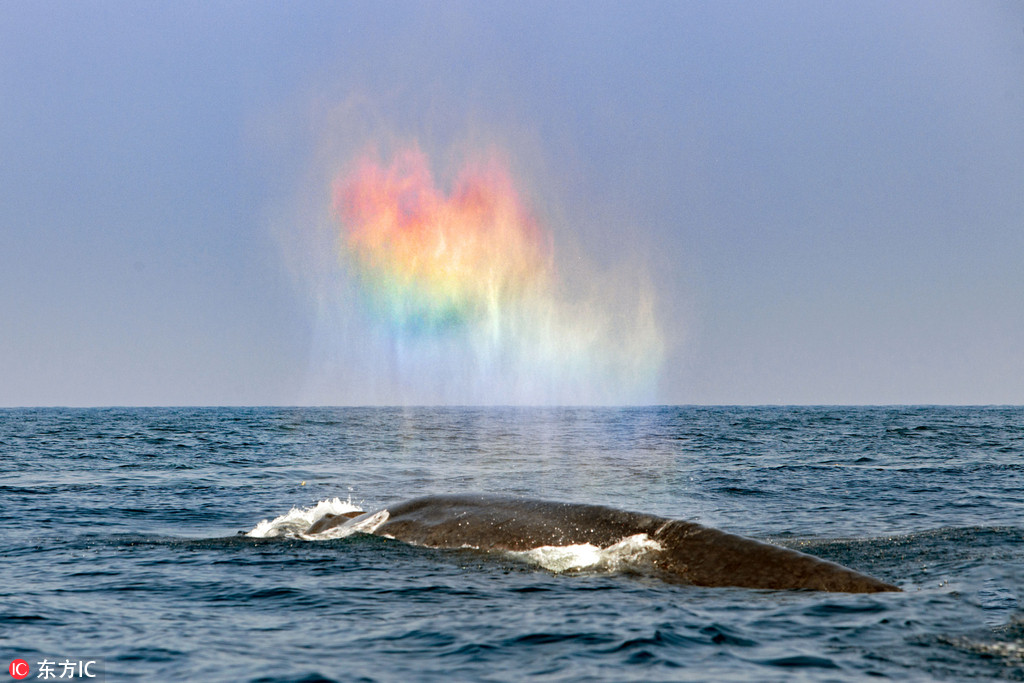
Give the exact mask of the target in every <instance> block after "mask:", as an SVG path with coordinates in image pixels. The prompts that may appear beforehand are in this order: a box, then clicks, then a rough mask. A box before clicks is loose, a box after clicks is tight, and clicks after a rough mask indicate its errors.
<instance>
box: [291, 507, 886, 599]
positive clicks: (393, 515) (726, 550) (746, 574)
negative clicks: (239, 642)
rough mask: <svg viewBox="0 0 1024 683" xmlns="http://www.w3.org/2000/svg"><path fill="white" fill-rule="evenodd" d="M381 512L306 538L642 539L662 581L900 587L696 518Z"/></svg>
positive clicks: (538, 542)
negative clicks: (357, 532)
mask: <svg viewBox="0 0 1024 683" xmlns="http://www.w3.org/2000/svg"><path fill="white" fill-rule="evenodd" d="M384 512H385V511H377V512H371V513H349V515H326V516H324V517H322V518H320V519H318V520H316V521H315V522H314V523H313V525H312V526H311V527H310V528H309V529H308V530H307V531H306V532H305V534H306V535H307V536H311V535H315V534H319V533H323V532H325V531H328V530H331V529H334V528H336V527H340V526H344V525H351V526H352V527H354V528H357V529H358V528H360V527H359V525H360V524H362V523H365V522H366V521H367V520H369V519H370V518H371V517H373V516H376V519H377V520H379V519H384V518H386V519H385V521H383V522H382V523H379V524H375V525H373V526H372V528H367V530H370V531H371V533H374V534H376V535H379V536H385V537H388V538H394V539H397V540H400V541H404V542H406V543H411V544H414V545H420V546H426V547H429V548H465V547H472V548H478V549H480V550H511V551H527V550H532V549H534V548H538V547H542V546H567V545H575V544H583V543H589V544H591V545H594V546H597V547H600V548H607V547H609V546H612V545H614V544H616V543H618V542H619V541H622V540H623V539H626V538H628V537H631V536H634V535H636V534H645V535H646V536H647V537H648V538H649V539H651V540H652V541H655V542H656V543H657V546H656V547H659V548H660V549H658V550H655V551H653V552H652V553H651V554H650V556H649V560H648V561H649V563H650V567H651V569H652V571H654V572H655V573H656V574H658V575H659V576H661V577H662V578H664V579H666V580H669V581H674V582H679V583H687V584H692V585H696V586H736V587H743V588H761V589H772V590H788V589H804V590H814V591H833V592H841V593H877V592H882V591H898V590H900V589H899V588H898V587H896V586H893V585H891V584H888V583H885V582H884V581H880V580H878V579H875V578H872V577H870V576H867V575H865V574H861V573H860V572H857V571H854V570H853V569H849V568H847V567H843V566H841V565H838V564H835V563H834V562H829V561H827V560H823V559H821V558H818V557H814V556H812V555H807V554H805V553H801V552H798V551H796V550H790V549H788V548H781V547H779V546H775V545H771V544H768V543H763V542H761V541H755V540H753V539H750V538H744V537H743V536H737V535H735V534H729V533H726V532H724V531H719V530H718V529H713V528H711V527H706V526H702V525H700V524H695V523H693V522H686V521H683V520H677V519H668V518H665V517H658V516H655V515H648V514H643V513H637V512H627V511H625V510H617V509H614V508H609V507H604V506H601V505H585V504H580V503H559V502H550V501H544V500H530V499H523V498H514V497H506V496H493V495H443V496H426V497H423V498H416V499H413V500H409V501H405V502H402V503H398V504H397V505H393V506H388V507H387V508H386V514H383V513H384Z"/></svg>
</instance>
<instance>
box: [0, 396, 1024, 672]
mask: <svg viewBox="0 0 1024 683" xmlns="http://www.w3.org/2000/svg"><path fill="white" fill-rule="evenodd" d="M462 492H482V493H500V494H506V495H516V496H528V497H533V498H544V499H550V500H558V501H573V502H581V503H595V504H601V505H607V506H611V507H617V508H622V509H627V510H633V511H638V512H648V513H653V514H658V515H662V516H666V517H674V518H683V519H688V520H693V521H697V522H700V523H703V524H707V525H710V526H714V527H717V528H720V529H723V530H726V531H730V532H734V533H739V534H743V535H746V536H750V537H754V538H758V539H762V540H766V541H769V542H773V543H778V544H781V545H785V546H789V547H792V548H796V549H799V550H802V551H804V552H807V553H811V554H814V555H818V556H821V557H823V558H827V559H829V560H832V561H835V562H839V563H841V564H844V565H847V566H850V567H852V568H855V569H857V570H859V571H861V572H864V573H867V574H871V575H873V576H876V577H878V578H880V579H883V580H885V581H888V582H891V583H894V584H896V585H898V586H899V587H901V588H902V589H903V592H901V593H879V594H872V595H845V594H828V593H816V592H809V591H763V590H748V589H742V588H699V587H693V586H686V585H675V584H667V583H664V582H662V581H660V580H658V579H657V578H655V577H652V576H646V575H642V574H637V573H635V572H628V571H617V570H615V569H614V568H609V567H607V566H600V567H598V568H593V567H590V568H586V567H585V568H583V569H567V570H561V571H557V570H552V569H547V568H544V567H543V566H538V565H537V564H535V563H531V562H530V561H528V560H526V559H524V558H522V557H519V556H512V555H508V554H502V553H483V552H480V551H475V550H472V549H462V550H437V549H430V548H421V547H415V546H410V545H406V544H404V543H401V542H399V541H395V540H390V539H386V538H381V537H376V536H371V535H365V534H356V535H353V536H349V537H347V538H340V539H334V540H320V541H308V540H302V539H301V538H296V537H288V536H278V537H272V538H254V537H252V536H250V535H246V534H248V533H250V532H253V531H254V530H255V529H257V527H258V526H259V525H260V523H261V522H262V521H264V520H267V521H268V523H273V520H275V519H279V518H282V517H287V516H288V515H292V516H293V517H295V516H296V515H297V516H302V515H304V514H305V515H309V514H312V512H311V510H312V509H314V508H316V506H317V505H318V504H319V505H320V506H321V507H323V506H331V505H337V504H339V503H341V504H343V505H344V506H348V505H352V506H356V507H359V508H362V509H365V510H374V509H379V508H382V507H386V506H387V505H389V504H393V503H395V502H398V501H401V500H404V499H408V498H412V497H415V496H420V495H425V494H440V493H462ZM335 498H337V499H338V501H335V500H334V499H335ZM293 509H294V511H293ZM240 532H241V533H240ZM1022 592H1024V409H1022V408H1002V407H981V408H962V407H863V408H862V407H855V408H848V407H840V408H833V407H792V408H790V407H766V408H747V407H744V408H732V407H653V408H628V409H619V408H610V409H606V408H597V409H588V408H537V409H518V408H479V409H478V408H165V409H119V408H111V409H9V410H0V656H2V657H5V659H4V660H3V662H2V664H3V666H7V665H8V662H11V661H13V660H15V659H23V660H25V662H26V663H27V664H28V665H29V667H30V668H31V673H30V675H29V677H28V678H27V679H26V680H39V674H40V673H42V671H43V668H42V666H41V665H42V663H43V662H51V663H52V664H51V667H52V670H53V672H54V675H55V676H56V675H58V674H63V673H66V670H65V669H63V668H61V665H63V664H64V663H66V662H67V663H70V664H71V665H72V666H71V668H72V669H73V671H72V673H73V674H75V680H97V681H98V680H106V681H179V680H188V681H265V682H268V683H269V682H284V681H307V682H311V681H454V680H467V681H521V680H526V679H532V680H545V681H859V680H878V679H882V680H885V679H889V680H896V681H962V680H969V679H978V680H1024V609H1022V608H1024V604H1022V600H1024V595H1022ZM90 661H92V662H95V664H93V665H92V668H91V669H89V672H91V673H93V674H95V675H96V678H93V679H86V678H85V677H84V675H82V674H81V669H74V666H75V664H76V663H78V662H82V663H85V662H90ZM5 675H6V674H5ZM70 678H72V677H71V676H66V677H65V678H64V679H63V680H69V679H70ZM11 680H13V679H11ZM55 680H60V679H55Z"/></svg>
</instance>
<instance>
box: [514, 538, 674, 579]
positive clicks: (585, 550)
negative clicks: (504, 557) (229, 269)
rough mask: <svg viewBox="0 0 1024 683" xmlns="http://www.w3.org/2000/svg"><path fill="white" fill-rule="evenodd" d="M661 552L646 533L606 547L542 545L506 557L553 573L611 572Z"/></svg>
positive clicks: (658, 546) (659, 547) (591, 545)
mask: <svg viewBox="0 0 1024 683" xmlns="http://www.w3.org/2000/svg"><path fill="white" fill-rule="evenodd" d="M660 550H662V546H661V544H660V543H658V542H657V541H655V540H654V539H652V538H650V537H649V536H648V535H647V534H635V535H633V536H627V537H626V538H624V539H622V540H621V541H619V542H618V543H615V544H614V545H610V546H608V547H607V548H600V547H598V546H596V545H593V544H590V543H580V544H576V545H563V546H557V545H545V546H541V547H539V548H533V549H532V550H523V551H512V552H510V553H509V554H510V555H512V556H513V557H515V558H517V559H521V560H523V561H525V562H529V563H530V564H535V565H539V566H541V567H544V568H545V569H547V570H549V571H553V572H571V571H580V570H582V569H603V570H610V571H614V570H616V569H619V568H621V567H623V566H628V565H630V564H635V563H637V562H640V561H641V560H643V559H644V557H645V556H646V555H648V554H649V553H652V552H657V551H660Z"/></svg>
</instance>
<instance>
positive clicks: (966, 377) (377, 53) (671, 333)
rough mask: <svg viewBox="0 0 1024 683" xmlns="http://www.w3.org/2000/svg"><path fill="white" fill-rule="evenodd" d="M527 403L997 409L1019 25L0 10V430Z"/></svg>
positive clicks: (667, 10)
mask: <svg viewBox="0 0 1024 683" xmlns="http://www.w3.org/2000/svg"><path fill="white" fill-rule="evenodd" d="M396 188H397V189H396ZM410 188H411V189H410ZM410 193H411V194H410ZM367 198H370V199H372V200H373V202H371V203H370V204H367V203H366V201H369V199H367ZM364 200H365V201H364ZM481 207H483V208H481ZM396 217H397V218H396ZM411 235H419V236H421V237H422V236H424V235H426V237H423V240H425V241H420V242H417V241H415V240H413V239H412V237H410V236H411ZM417 239H419V238H417ZM552 403H555V404H653V403H657V404H1015V405H1019V404H1024V4H1021V3H1020V2H1015V1H1007V2H996V1H988V0H982V1H980V2H943V1H941V0H940V1H933V0H929V1H927V2H913V1H909V2H900V3H892V2H872V1H870V0H868V1H864V0H858V1H856V2H829V3H822V2H817V1H807V2H797V1H792V0H783V1H781V2H770V3H768V2H765V3H752V2H728V1H722V2H708V3H690V2H684V1H682V0H680V1H677V2H630V3H621V2H614V3H603V2H562V3H544V2H507V3H506V2H495V3H476V2H397V3H381V2H346V3H337V2H317V1H314V0H310V1H308V2H302V3H280V2H262V1H259V0H257V1H246V2H241V1H239V2H161V1H157V2H148V3H139V2H117V1H114V0H111V1H109V2H82V3H72V2H48V1H45V0H44V1H42V2H37V1H32V2H28V1H21V0H3V1H2V2H0V406H50V405H59V406H134V405H144V406H145V405H310V404H314V405H364V404H552Z"/></svg>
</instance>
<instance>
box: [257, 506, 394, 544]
mask: <svg viewBox="0 0 1024 683" xmlns="http://www.w3.org/2000/svg"><path fill="white" fill-rule="evenodd" d="M346 512H362V508H361V507H359V506H358V505H356V504H354V503H353V502H352V500H351V499H349V500H342V499H340V498H332V499H330V500H321V501H320V502H318V503H317V504H316V505H314V506H312V507H308V508H292V509H291V510H289V511H288V512H287V513H285V514H283V515H281V516H280V517H275V518H274V519H272V520H266V519H264V520H263V521H262V522H260V523H259V524H257V525H256V527H255V528H254V529H253V530H252V531H250V532H249V533H247V534H246V536H249V537H251V538H277V537H280V536H284V537H287V538H306V539H310V538H314V537H315V538H317V539H323V538H326V536H325V535H321V534H314V536H306V535H305V532H306V530H308V529H309V527H311V526H313V523H314V522H315V521H317V520H318V519H320V518H321V517H323V516H324V515H327V514H332V515H341V514H345V513H346ZM378 526H379V525H378ZM374 528H376V527H374ZM346 535H347V534H346ZM338 538H340V537H338Z"/></svg>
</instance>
